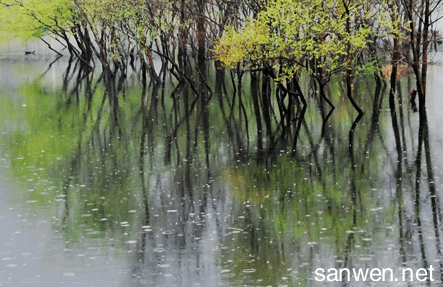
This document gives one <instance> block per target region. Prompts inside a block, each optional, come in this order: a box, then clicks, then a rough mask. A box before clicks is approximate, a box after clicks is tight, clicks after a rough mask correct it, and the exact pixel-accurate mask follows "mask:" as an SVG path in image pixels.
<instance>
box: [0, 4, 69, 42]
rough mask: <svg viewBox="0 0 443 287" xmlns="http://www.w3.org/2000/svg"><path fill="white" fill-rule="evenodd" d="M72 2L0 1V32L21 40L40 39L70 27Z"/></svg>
mask: <svg viewBox="0 0 443 287" xmlns="http://www.w3.org/2000/svg"><path fill="white" fill-rule="evenodd" d="M71 8H72V1H69V0H53V1H41V0H23V1H17V0H1V1H0V22H1V25H0V27H1V28H0V30H2V31H6V32H8V33H13V34H14V35H15V36H16V37H19V38H20V39H22V40H30V39H34V38H41V37H43V36H45V35H47V34H51V33H54V32H56V33H57V32H60V31H64V30H67V29H69V28H70V27H71V26H72V21H71V19H72V9H71Z"/></svg>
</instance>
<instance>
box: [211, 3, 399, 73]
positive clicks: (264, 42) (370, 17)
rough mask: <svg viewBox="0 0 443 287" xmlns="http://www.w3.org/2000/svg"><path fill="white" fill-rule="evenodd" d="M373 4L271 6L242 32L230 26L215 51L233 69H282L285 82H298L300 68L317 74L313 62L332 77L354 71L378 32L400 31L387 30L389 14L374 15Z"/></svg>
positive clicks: (375, 13) (281, 4)
mask: <svg viewBox="0 0 443 287" xmlns="http://www.w3.org/2000/svg"><path fill="white" fill-rule="evenodd" d="M367 4H368V3H367V2H366V1H361V0H355V1H346V0H343V1H323V0H313V1H306V0H302V1H300V0H274V1H270V2H269V3H268V5H267V8H266V9H265V10H264V11H262V12H260V13H259V14H258V15H257V17H256V18H255V19H253V20H252V21H251V22H249V23H247V24H246V25H245V27H244V28H243V30H242V31H240V32H237V31H235V30H234V29H233V28H232V27H227V29H226V34H225V36H224V37H223V38H222V39H221V40H220V41H219V42H218V44H217V46H216V48H215V52H216V54H217V55H218V59H219V60H220V61H222V62H223V63H224V64H225V65H226V66H227V67H230V68H232V67H234V66H235V64H236V63H238V62H246V63H252V64H255V65H261V64H262V63H263V61H267V63H268V64H270V65H271V66H273V67H274V68H281V70H282V73H281V74H280V76H279V77H280V79H281V80H282V79H285V78H290V77H292V76H293V74H294V72H295V71H296V70H298V69H299V68H300V67H303V68H305V69H306V70H307V72H308V73H312V71H311V69H310V67H309V66H308V65H307V64H306V60H312V59H315V60H316V61H317V67H319V68H321V69H323V70H324V71H326V72H329V73H333V72H336V71H340V70H345V69H352V68H353V67H354V66H355V61H356V55H357V54H359V53H361V52H362V51H363V50H364V49H365V48H366V47H367V43H368V42H370V41H371V37H370V36H371V34H373V33H375V29H377V30H378V29H380V27H381V26H383V27H385V28H386V29H388V30H389V27H392V29H394V28H395V27H398V24H392V23H388V24H389V25H387V24H386V23H387V22H389V17H387V16H386V13H385V14H383V13H380V12H378V11H377V12H372V11H374V10H373V9H371V8H370V7H371V6H370V5H367ZM380 5H381V6H383V4H380ZM384 6H385V7H386V5H384ZM377 17H378V18H379V19H378V20H377ZM374 18H376V19H375V20H374ZM385 22H386V23H385ZM369 23H377V25H375V26H374V25H369ZM386 29H384V31H386Z"/></svg>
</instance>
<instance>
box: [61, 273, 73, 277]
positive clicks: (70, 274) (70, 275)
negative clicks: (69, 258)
mask: <svg viewBox="0 0 443 287" xmlns="http://www.w3.org/2000/svg"><path fill="white" fill-rule="evenodd" d="M74 275H75V274H74V272H66V273H63V276H69V277H72V276H74Z"/></svg>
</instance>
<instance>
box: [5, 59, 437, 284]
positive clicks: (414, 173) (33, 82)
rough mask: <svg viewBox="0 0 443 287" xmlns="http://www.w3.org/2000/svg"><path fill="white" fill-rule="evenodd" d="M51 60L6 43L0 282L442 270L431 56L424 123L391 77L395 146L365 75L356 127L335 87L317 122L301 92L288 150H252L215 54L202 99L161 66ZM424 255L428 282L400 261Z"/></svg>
mask: <svg viewBox="0 0 443 287" xmlns="http://www.w3.org/2000/svg"><path fill="white" fill-rule="evenodd" d="M440 56H441V55H440V54H437V55H436V56H435V57H436V58H437V59H438V58H439V57H440ZM54 60H55V58H54V56H53V55H52V54H42V53H36V55H22V53H21V52H14V51H9V52H8V53H7V54H4V55H2V56H1V58H0V133H1V134H0V141H1V145H0V159H1V162H0V228H1V232H0V286H72V285H76V286H368V285H376V286H411V285H412V286H424V285H426V286H429V285H432V286H440V285H441V284H442V279H443V272H442V268H443V263H442V261H441V260H442V259H443V257H442V242H441V233H442V224H441V220H442V214H441V209H442V207H443V206H442V203H441V198H442V196H443V194H442V191H441V189H440V187H441V186H442V170H443V168H442V167H443V157H442V156H441V155H442V154H443V134H442V133H441V132H440V128H441V127H442V126H443V116H442V115H443V101H442V100H441V98H440V92H441V91H442V90H443V82H442V81H441V78H442V75H443V68H442V67H441V66H439V65H432V66H430V67H429V81H428V98H427V125H423V123H422V127H421V128H422V129H421V130H420V121H419V115H418V113H414V112H412V111H411V109H410V108H409V107H408V104H407V90H408V83H407V79H403V80H402V81H401V87H402V95H403V113H402V115H401V117H400V115H399V117H398V118H399V121H400V124H399V129H398V130H397V131H396V132H397V134H398V138H399V139H400V143H401V146H400V150H401V155H399V154H398V152H397V146H396V140H395V133H396V132H394V129H393V126H392V123H391V113H390V110H389V109H388V101H387V90H385V91H384V92H383V89H382V90H381V93H380V94H379V95H378V94H377V91H376V87H375V84H374V83H373V80H372V78H371V77H368V78H367V79H366V80H364V79H362V81H361V82H360V83H359V89H358V91H360V92H359V95H358V97H360V102H359V103H360V104H361V105H362V107H363V109H364V110H365V112H366V113H365V115H364V116H363V118H362V119H361V120H360V121H359V122H358V123H356V125H353V123H354V120H355V118H356V114H355V112H353V111H352V108H351V106H350V104H349V103H348V102H347V100H346V99H345V97H344V96H339V95H337V94H339V93H338V92H339V91H340V87H339V86H337V85H332V86H333V87H332V88H331V95H332V98H333V101H334V104H335V105H336V106H337V109H336V111H334V113H333V114H332V117H331V118H330V119H329V121H328V124H327V125H326V127H325V129H324V130H323V131H322V121H321V114H320V112H319V110H318V107H317V106H316V105H317V104H316V102H315V101H316V100H315V99H313V98H311V99H309V101H310V103H311V104H310V106H309V108H308V111H307V114H306V116H305V118H306V121H305V122H303V124H302V126H301V129H300V136H299V141H298V145H297V152H296V154H295V155H293V154H292V153H291V152H290V151H288V149H287V148H285V145H284V144H283V143H284V142H285V140H284V139H283V138H284V136H281V138H282V140H281V141H280V142H279V144H278V145H275V147H273V148H272V152H263V151H260V150H259V149H258V148H257V145H256V143H257V140H258V138H259V137H258V133H257V128H256V126H255V121H254V120H253V119H254V117H253V115H254V113H253V105H252V101H251V100H250V99H248V97H250V96H248V95H249V90H248V86H247V85H244V87H243V97H244V105H245V110H244V112H243V111H242V110H239V109H238V108H237V107H234V104H233V102H234V100H233V98H232V97H233V96H232V91H231V92H230V89H229V88H228V89H227V91H226V95H225V96H226V98H222V99H221V100H220V98H219V97H218V96H217V90H216V89H215V88H214V86H213V85H214V73H213V71H212V70H211V69H210V68H208V82H207V84H208V86H209V87H212V88H211V92H213V93H214V95H213V96H211V95H210V94H209V96H208V97H207V98H206V100H207V101H206V102H204V101H200V99H198V100H197V101H196V100H195V99H197V98H196V97H195V95H194V94H193V91H192V89H191V88H190V87H189V86H186V85H185V86H182V85H179V84H178V83H175V82H173V81H172V80H170V79H168V78H166V79H165V83H164V84H159V85H154V84H152V83H151V84H148V85H147V86H146V87H143V85H141V84H140V74H137V72H132V73H130V74H128V77H127V79H126V80H125V81H124V82H121V83H119V81H118V78H117V79H107V78H106V77H102V76H101V71H99V69H97V70H96V71H89V70H87V69H85V68H84V67H83V68H82V67H80V64H79V63H78V62H75V61H72V62H70V61H69V59H68V57H62V58H60V59H59V60H57V61H55V62H53V61H54ZM368 79H369V80H368ZM171 81H172V82H171ZM110 82H112V83H113V84H110ZM374 95H375V96H377V97H379V99H380V100H379V101H377V102H376V104H374V101H373V100H372V99H373V98H374V97H375V96H374ZM381 99H384V100H381ZM235 101H236V100H235ZM230 105H232V106H231V107H232V108H230ZM374 107H375V108H374ZM188 111H189V112H188ZM222 111H223V112H222ZM246 118H247V119H246ZM246 123H248V125H246ZM274 129H275V130H278V127H274ZM421 131H424V132H422V137H419V133H421ZM264 143H265V145H267V146H268V147H271V146H272V145H274V143H271V141H270V140H269V139H268V140H267V139H266V138H265V139H264ZM399 158H401V163H400V164H398V159H399ZM430 265H432V266H433V268H434V270H433V273H432V275H433V276H432V280H433V281H431V278H430V276H422V277H418V278H419V279H422V278H425V277H426V278H425V280H424V281H423V282H421V281H419V280H418V279H417V277H415V278H413V280H411V279H410V278H406V279H407V280H405V281H403V280H402V278H401V276H400V274H401V272H402V269H401V268H411V269H412V270H413V271H414V272H416V271H417V270H419V268H426V269H428V271H429V266H430ZM319 268H323V269H324V270H325V272H324V274H326V275H327V274H328V272H329V271H328V269H330V268H337V269H339V268H349V269H352V268H361V270H366V269H371V270H372V269H374V268H380V269H382V268H392V269H393V270H394V272H395V278H393V279H398V281H395V280H394V281H390V280H388V279H389V278H387V279H386V280H385V282H383V280H380V281H374V280H368V281H367V282H362V281H360V282H357V281H356V280H355V278H354V279H351V280H350V281H349V282H346V280H345V281H337V282H326V281H327V280H323V281H322V280H320V279H321V277H318V276H316V274H315V272H316V270H317V271H318V270H320V269H319ZM330 272H332V271H330ZM414 274H415V273H414ZM428 275H430V274H429V273H428ZM316 277H317V278H316ZM328 278H329V279H331V280H332V279H333V277H328ZM375 278H377V277H375Z"/></svg>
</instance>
